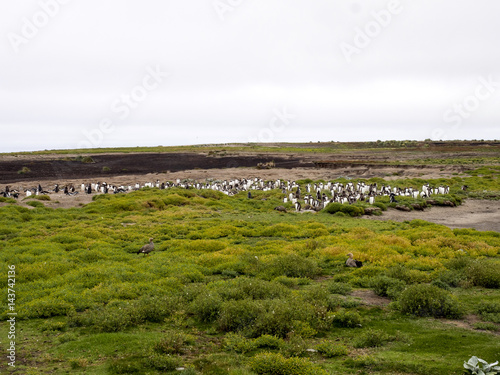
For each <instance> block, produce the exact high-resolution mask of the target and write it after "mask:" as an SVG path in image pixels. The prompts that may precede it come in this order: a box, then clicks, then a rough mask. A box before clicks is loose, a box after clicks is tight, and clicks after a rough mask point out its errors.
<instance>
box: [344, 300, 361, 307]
mask: <svg viewBox="0 0 500 375" xmlns="http://www.w3.org/2000/svg"><path fill="white" fill-rule="evenodd" d="M360 304H361V302H360V301H359V300H357V299H354V298H346V299H343V300H341V301H340V307H343V308H344V309H354V308H356V307H358V306H359V305H360Z"/></svg>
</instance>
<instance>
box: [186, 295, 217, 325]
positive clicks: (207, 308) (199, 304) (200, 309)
mask: <svg viewBox="0 0 500 375" xmlns="http://www.w3.org/2000/svg"><path fill="white" fill-rule="evenodd" d="M221 306H222V298H221V297H220V295H219V294H218V293H217V292H211V293H201V294H199V295H198V297H196V298H195V299H194V300H193V302H191V304H190V306H189V312H191V313H192V314H194V315H195V316H196V317H197V318H198V319H199V320H200V321H202V322H206V323H209V322H214V321H215V320H216V319H217V317H218V316H219V311H220V308H221Z"/></svg>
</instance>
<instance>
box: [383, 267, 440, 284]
mask: <svg viewBox="0 0 500 375" xmlns="http://www.w3.org/2000/svg"><path fill="white" fill-rule="evenodd" d="M385 275H386V276H388V277H392V278H393V279H399V280H402V281H404V282H405V283H406V284H418V283H426V282H430V281H431V280H430V276H429V275H428V274H427V273H426V272H423V271H419V270H412V269H409V268H406V267H405V266H404V265H402V264H400V265H397V266H395V267H391V268H389V269H388V270H387V272H386V273H385Z"/></svg>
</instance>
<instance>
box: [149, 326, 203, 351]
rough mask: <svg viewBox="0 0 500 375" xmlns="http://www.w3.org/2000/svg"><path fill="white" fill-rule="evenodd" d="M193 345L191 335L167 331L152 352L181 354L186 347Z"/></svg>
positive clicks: (193, 340) (193, 341)
mask: <svg viewBox="0 0 500 375" xmlns="http://www.w3.org/2000/svg"><path fill="white" fill-rule="evenodd" d="M194 343H195V339H194V337H193V336H191V335H187V334H185V333H183V332H178V331H167V332H166V333H165V337H164V338H162V339H161V340H160V341H158V342H156V343H155V344H154V346H153V350H154V351H155V352H158V353H162V354H182V353H183V352H184V349H185V347H186V346H189V345H192V344H194Z"/></svg>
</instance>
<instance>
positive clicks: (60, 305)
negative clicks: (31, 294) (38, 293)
mask: <svg viewBox="0 0 500 375" xmlns="http://www.w3.org/2000/svg"><path fill="white" fill-rule="evenodd" d="M72 309H73V306H72V305H71V304H69V303H67V302H66V301H63V300H62V299H59V298H57V299H56V298H52V297H46V298H41V299H36V300H33V301H30V302H28V303H26V304H24V305H22V307H21V316H22V317H23V318H25V319H28V318H50V317H52V316H64V315H66V314H68V313H69V312H70V311H71V310H72Z"/></svg>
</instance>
